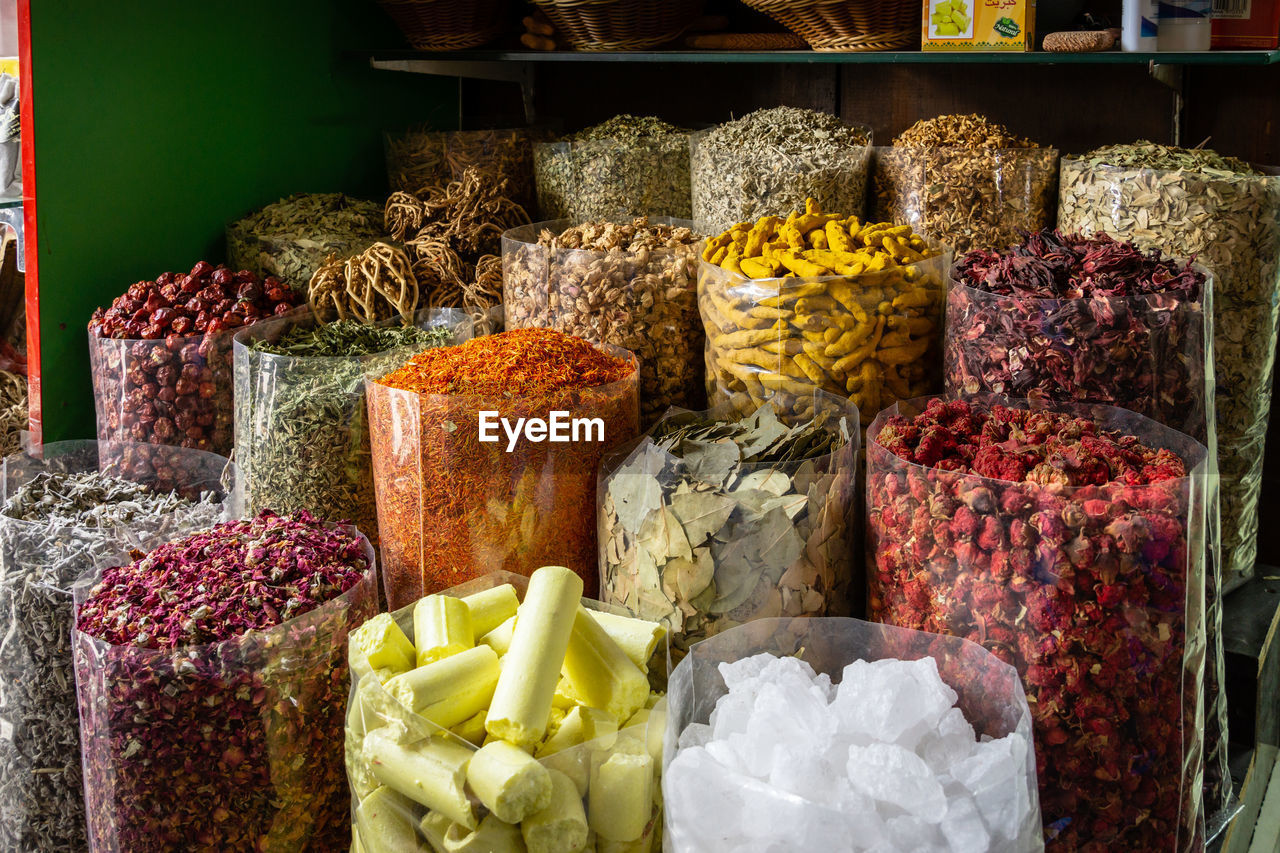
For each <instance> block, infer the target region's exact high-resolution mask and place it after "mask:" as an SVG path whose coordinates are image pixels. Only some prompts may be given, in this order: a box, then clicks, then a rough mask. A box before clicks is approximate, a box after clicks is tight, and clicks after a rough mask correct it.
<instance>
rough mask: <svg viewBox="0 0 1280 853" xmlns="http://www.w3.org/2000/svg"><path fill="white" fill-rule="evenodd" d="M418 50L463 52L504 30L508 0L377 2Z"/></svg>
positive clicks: (382, 0) (391, 0)
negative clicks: (464, 49)
mask: <svg viewBox="0 0 1280 853" xmlns="http://www.w3.org/2000/svg"><path fill="white" fill-rule="evenodd" d="M378 5H379V6H381V7H382V8H383V9H384V10H385V11H386V13H387V14H388V15H390V16H391V19H392V20H393V21H395V22H396V26H397V27H399V28H400V31H401V32H402V33H404V37H405V38H407V39H408V40H409V44H411V45H413V47H414V49H415V50H462V49H463V48H467V47H477V46H479V45H482V44H484V43H485V42H487V41H490V40H491V39H493V38H494V37H495V36H497V35H498V34H499V33H501V32H502V31H503V30H504V29H506V27H507V24H508V23H509V21H508V20H507V16H506V11H507V0H378Z"/></svg>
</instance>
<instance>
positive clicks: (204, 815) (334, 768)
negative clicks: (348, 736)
mask: <svg viewBox="0 0 1280 853" xmlns="http://www.w3.org/2000/svg"><path fill="white" fill-rule="evenodd" d="M75 593H76V596H75V597H76V608H77V614H78V615H77V626H76V630H75V632H74V633H73V634H72V638H71V639H72V646H73V648H74V652H75V667H76V684H77V691H78V696H79V707H80V719H81V721H82V730H81V747H82V751H83V758H84V775H85V791H86V796H87V810H88V827H89V843H90V849H91V850H93V851H95V853H100V851H112V853H115V851H119V853H125V851H128V853H150V851H156V852H157V853H159V851H164V852H165V853H178V851H187V850H192V849H200V850H210V851H213V850H218V851H228V853H231V851H245V853H250V851H258V850H311V849H314V850H338V849H342V848H343V847H345V846H346V843H347V840H348V836H349V833H350V829H349V822H348V821H349V816H348V806H347V785H346V778H345V774H344V772H343V760H342V726H343V714H344V709H345V701H346V686H345V685H346V683H347V680H348V669H347V657H346V647H347V636H348V633H349V632H350V631H352V630H354V629H355V628H357V627H359V626H360V625H362V624H363V623H364V622H365V621H366V620H367V619H369V618H371V617H372V616H373V615H374V614H375V613H376V612H377V610H378V587H377V575H376V573H375V570H374V554H373V549H372V547H371V546H370V545H369V542H368V540H367V539H366V538H365V537H364V536H363V535H361V534H360V533H359V532H358V531H356V530H354V528H349V527H336V526H333V525H326V524H323V523H322V522H319V521H317V520H316V519H315V518H314V517H312V516H310V515H308V514H307V513H305V512H303V513H299V514H297V515H294V516H276V515H275V514H273V513H270V512H268V513H263V514H261V515H259V516H257V517H255V518H253V519H248V520H242V521H237V522H227V523H225V524H221V525H219V526H217V527H214V528H212V529H211V530H209V531H205V532H204V533H200V534H195V535H193V536H189V537H187V538H186V539H182V540H176V541H174V542H171V543H168V544H166V545H163V546H161V547H159V548H157V549H155V550H153V551H152V552H151V553H149V554H148V555H146V556H145V557H143V558H142V559H140V560H137V561H135V562H134V563H132V564H129V565H126V566H118V567H112V568H108V569H105V570H103V571H102V572H101V573H100V574H99V575H98V576H97V577H95V578H92V579H89V580H88V581H86V582H84V583H82V584H80V585H78V586H77V587H76V590H75Z"/></svg>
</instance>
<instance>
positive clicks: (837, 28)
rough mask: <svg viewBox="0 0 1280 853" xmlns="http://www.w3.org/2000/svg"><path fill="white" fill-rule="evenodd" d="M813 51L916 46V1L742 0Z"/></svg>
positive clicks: (917, 2)
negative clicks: (799, 38) (802, 40)
mask: <svg viewBox="0 0 1280 853" xmlns="http://www.w3.org/2000/svg"><path fill="white" fill-rule="evenodd" d="M742 2H743V3H744V4H746V5H747V6H750V7H751V8H752V9H755V10H756V11H758V12H764V13H765V14H766V15H768V16H769V17H771V18H773V19H774V20H776V21H777V22H778V23H780V24H782V25H783V26H784V27H786V28H787V29H789V30H791V31H792V32H794V33H795V34H796V35H798V36H800V37H801V38H802V39H804V40H805V41H807V42H808V43H809V46H810V47H811V48H813V49H814V50H833V51H835V50H849V51H852V50H898V49H902V48H912V47H915V48H918V47H920V3H919V0H742Z"/></svg>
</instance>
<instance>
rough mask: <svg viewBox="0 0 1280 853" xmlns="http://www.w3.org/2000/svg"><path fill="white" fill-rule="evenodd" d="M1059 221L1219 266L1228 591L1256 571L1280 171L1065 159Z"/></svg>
mask: <svg viewBox="0 0 1280 853" xmlns="http://www.w3.org/2000/svg"><path fill="white" fill-rule="evenodd" d="M1147 163H1151V164H1154V165H1156V166H1157V168H1149V167H1147V165H1145V164H1147ZM1113 164H1114V165H1113ZM1058 223H1059V227H1060V228H1062V229H1064V230H1071V231H1080V232H1083V233H1085V234H1090V233H1094V232H1099V231H1101V232H1105V233H1107V234H1110V235H1112V236H1113V237H1116V238H1117V239H1128V240H1132V241H1133V242H1134V243H1136V244H1137V245H1138V246H1140V247H1141V248H1143V249H1160V250H1162V251H1164V252H1166V253H1167V254H1170V255H1176V256H1180V257H1194V258H1195V259H1196V262H1197V263H1200V264H1202V265H1203V266H1205V267H1206V268H1207V269H1209V270H1210V271H1212V272H1213V274H1214V278H1215V284H1214V318H1213V338H1214V371H1215V373H1216V377H1217V394H1216V405H1215V408H1216V410H1217V427H1218V449H1219V452H1218V460H1219V467H1220V469H1221V472H1222V544H1223V555H1224V564H1223V589H1224V591H1230V590H1231V589H1232V588H1234V587H1236V586H1238V585H1239V584H1241V583H1243V582H1244V581H1245V580H1247V579H1248V578H1250V577H1252V576H1253V573H1254V563H1255V561H1256V559H1257V533H1258V501H1259V497H1260V494H1261V489H1262V457H1263V451H1264V449H1265V441H1266V432H1267V421H1268V419H1269V416H1270V410H1271V384H1272V370H1273V367H1274V358H1275V348H1276V342H1277V329H1278V325H1280V177H1277V176H1274V175H1269V174H1262V173H1260V172H1257V171H1255V170H1253V169H1250V168H1249V167H1248V166H1247V165H1245V164H1243V163H1240V162H1239V161H1234V160H1231V159H1229V158H1223V157H1221V156H1219V155H1216V154H1215V153H1214V152H1211V151H1195V150H1193V151H1187V150H1185V149H1174V148H1169V147H1167V146H1161V145H1156V144H1154V143H1148V142H1138V143H1136V144H1134V145H1125V146H1111V147H1110V148H1107V149H1100V150H1099V151H1097V152H1093V153H1091V154H1087V155H1084V156H1082V157H1067V158H1063V161H1062V186H1061V191H1060V194H1059V201H1058Z"/></svg>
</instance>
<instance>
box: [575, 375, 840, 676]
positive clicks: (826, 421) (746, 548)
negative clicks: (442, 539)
mask: <svg viewBox="0 0 1280 853" xmlns="http://www.w3.org/2000/svg"><path fill="white" fill-rule="evenodd" d="M814 407H815V409H816V411H815V414H814V416H813V418H812V420H810V421H807V422H804V423H799V424H796V425H795V426H792V427H787V426H784V425H783V424H782V423H781V422H780V421H779V420H778V417H777V414H776V413H775V412H774V410H773V408H772V407H771V406H770V405H769V404H768V403H766V404H765V405H764V406H762V407H761V408H760V410H759V411H757V412H755V413H754V414H752V415H751V416H749V417H739V416H738V415H737V413H736V412H728V413H726V412H714V411H712V412H687V411H673V412H672V413H670V414H668V415H667V416H666V417H664V418H663V419H662V420H660V421H659V422H658V423H657V424H655V425H654V426H653V427H652V428H651V429H650V430H649V432H648V434H647V435H645V436H644V437H643V438H642V439H641V440H640V441H639V443H637V444H636V445H634V446H633V447H632V446H628V447H627V448H623V449H622V450H620V451H618V452H617V453H616V454H612V455H611V456H610V457H608V458H606V459H605V461H604V463H603V465H602V466H601V472H600V496H599V499H598V503H599V506H600V573H601V588H600V598H601V600H603V601H604V602H606V603H608V604H616V605H620V606H622V607H625V608H626V609H627V610H628V611H629V612H631V613H634V614H635V615H636V616H639V617H641V618H643V619H650V620H653V621H655V622H661V623H662V624H663V625H664V626H665V627H666V628H667V629H668V630H669V632H670V637H671V641H670V642H671V655H672V659H673V660H674V661H677V662H678V661H679V660H680V659H681V658H682V657H683V656H684V654H685V653H686V652H687V651H688V649H689V646H690V645H692V644H693V643H696V642H698V641H700V640H702V639H704V638H706V637H710V636H713V635H715V634H717V633H719V632H721V631H724V630H727V629H729V628H732V627H733V626H735V625H738V624H740V623H742V622H747V621H750V620H753V619H761V618H767V617H771V616H828V615H830V616H843V615H847V614H848V613H850V612H851V605H852V603H853V601H852V599H855V598H860V597H861V587H862V584H861V583H859V582H856V577H857V576H856V575H855V573H854V560H855V557H859V556H860V552H859V549H858V547H857V544H856V542H855V538H854V529H855V526H856V520H855V515H856V504H857V500H856V492H857V459H858V448H859V437H860V434H861V430H860V429H859V425H858V424H859V421H858V411H857V409H856V408H855V407H854V406H853V405H851V404H850V403H849V402H848V401H847V400H844V399H841V398H830V397H827V396H826V395H822V394H819V395H818V399H817V400H816V401H815V402H814Z"/></svg>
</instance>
